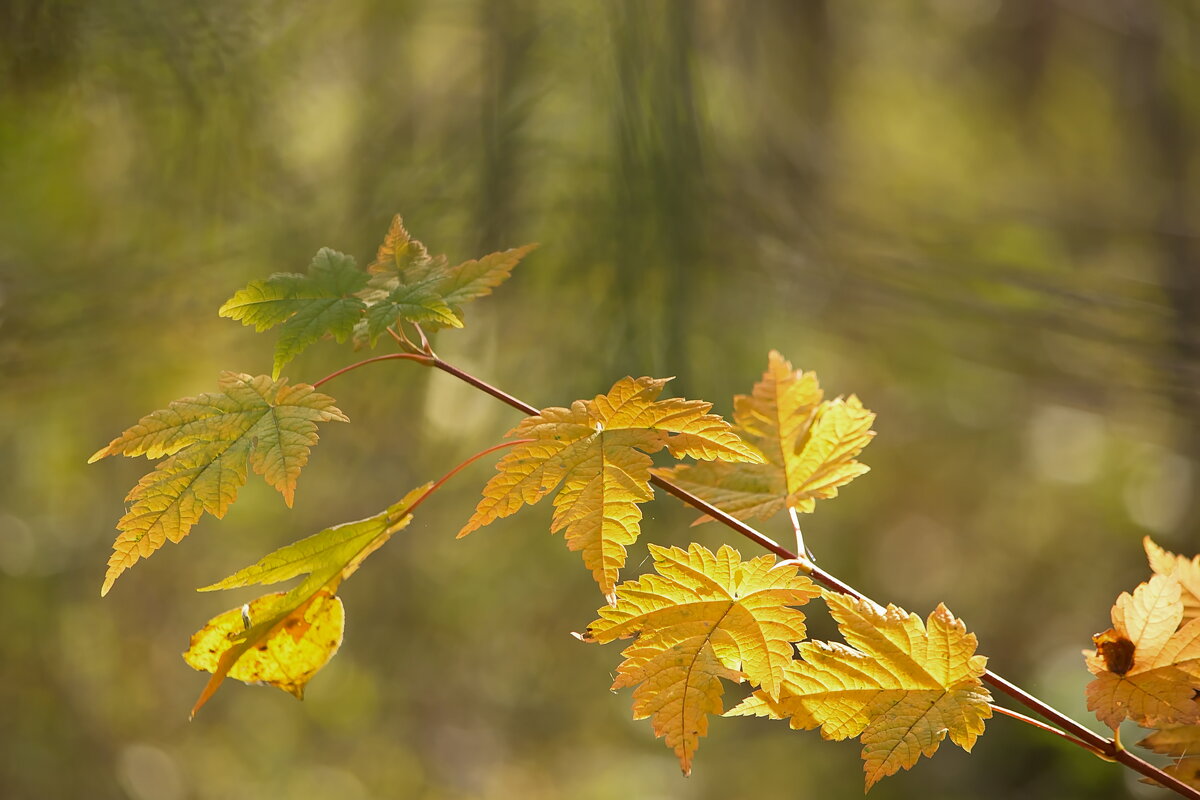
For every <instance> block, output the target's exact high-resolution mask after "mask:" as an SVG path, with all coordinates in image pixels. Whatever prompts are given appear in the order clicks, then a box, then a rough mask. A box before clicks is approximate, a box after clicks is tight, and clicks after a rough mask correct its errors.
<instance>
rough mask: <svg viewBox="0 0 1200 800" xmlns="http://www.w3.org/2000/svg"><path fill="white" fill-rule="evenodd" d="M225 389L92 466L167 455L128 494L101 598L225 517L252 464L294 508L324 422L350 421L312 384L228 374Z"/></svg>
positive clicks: (108, 451) (161, 420)
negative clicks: (198, 528) (200, 525)
mask: <svg viewBox="0 0 1200 800" xmlns="http://www.w3.org/2000/svg"><path fill="white" fill-rule="evenodd" d="M218 386H219V389H220V391H218V392H215V393H206V394H202V395H200V396H198V397H185V398H183V399H180V400H175V401H172V402H171V403H170V404H169V405H168V406H167V407H166V408H165V409H161V410H159V411H155V412H153V413H151V414H148V415H146V416H144V417H142V418H141V420H139V421H138V423H137V424H136V425H134V426H133V427H131V428H129V429H128V430H126V431H125V432H124V433H122V434H121V435H120V436H118V437H117V438H115V439H113V440H112V441H111V442H109V444H108V445H107V446H105V447H102V448H101V449H100V450H98V451H96V453H94V454H93V455H92V457H91V458H90V459H88V463H91V462H93V461H97V460H99V459H101V458H104V457H106V456H111V455H125V456H140V455H144V456H146V457H147V458H152V459H153V458H160V457H162V456H169V458H167V459H166V460H165V461H163V462H162V463H160V464H159V465H158V466H157V467H156V468H155V469H154V471H153V472H151V473H149V474H148V475H146V476H145V477H143V478H142V479H141V480H140V481H139V482H138V484H137V486H135V487H133V489H132V490H130V492H129V494H128V495H127V496H126V497H125V499H126V501H127V502H131V503H132V504H133V505H132V506H131V507H130V508H129V510H128V511H127V512H126V513H125V516H123V517H121V520H120V521H119V522H118V523H117V529H118V530H120V531H121V535H120V536H118V537H117V540H116V542H115V543H114V544H113V554H112V556H111V557H110V558H109V560H108V572H107V574H106V575H105V576H104V586H103V587H102V588H101V590H100V594H101V595H105V594H108V590H109V589H111V588H112V585H113V582H114V581H116V579H117V577H118V576H119V575H120V574H121V573H122V572H124V571H125V570H127V569H129V567H131V566H133V565H134V564H135V563H136V562H137V561H138V560H139V559H142V558H146V557H147V556H149V555H150V554H151V553H153V552H154V551H155V550H157V549H158V548H160V547H162V546H163V544H165V543H166V542H168V541H171V542H178V541H180V540H181V539H182V538H183V537H184V536H186V535H187V534H188V531H190V530H191V528H192V526H193V525H195V524H196V522H198V521H199V519H200V517H201V515H203V513H204V512H205V511H207V512H208V513H210V514H212V515H213V516H216V517H218V518H219V517H223V516H225V511H226V510H227V509H228V508H229V506H230V505H231V504H232V503H233V501H234V500H235V499H236V498H237V493H238V489H239V488H241V486H242V484H244V483H245V482H246V463H247V459H248V460H249V463H250V466H251V467H253V468H254V471H255V472H256V473H257V474H259V475H262V476H263V478H264V479H265V480H266V482H267V483H268V484H270V485H271V486H273V487H275V488H276V489H277V490H278V491H279V492H280V494H282V495H283V499H284V502H286V503H287V504H288V506H289V507H290V506H291V505H292V500H293V497H294V495H295V491H296V480H297V479H298V478H299V476H300V470H301V469H302V468H303V467H304V465H305V464H306V463H308V453H309V449H310V448H311V447H312V446H313V445H314V444H316V443H317V438H318V437H317V423H318V422H334V421H336V422H347V421H348V420H347V418H346V415H345V414H343V413H342V412H341V411H339V410H338V409H337V408H335V407H334V405H333V402H334V400H333V398H332V397H330V396H328V395H325V394H321V393H320V392H317V391H316V390H315V389H313V387H312V386H309V385H308V384H303V383H299V384H296V385H295V386H289V385H288V384H287V380H286V379H285V380H282V381H274V380H272V379H270V378H268V377H267V376H265V375H259V376H257V377H252V376H250V375H245V374H240V373H236V372H223V373H221V378H220V381H219V383H218Z"/></svg>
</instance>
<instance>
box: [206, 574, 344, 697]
mask: <svg viewBox="0 0 1200 800" xmlns="http://www.w3.org/2000/svg"><path fill="white" fill-rule="evenodd" d="M286 596H287V593H286V592H276V593H274V594H268V595H264V596H263V597H259V598H256V599H255V600H252V601H251V602H250V603H248V604H246V605H245V606H241V607H238V608H231V609H230V610H229V611H226V612H225V613H223V614H218V615H217V616H215V617H213V618H212V619H211V620H209V621H208V624H207V625H205V626H204V627H203V628H201V629H200V630H199V631H197V632H196V633H194V634H193V635H192V640H191V643H190V646H189V647H188V649H187V651H186V652H185V653H184V654H183V659H184V661H186V662H187V663H188V664H189V665H190V666H191V667H193V668H194V669H197V670H201V671H204V672H212V673H216V672H217V671H218V670H220V669H221V668H222V664H221V659H222V656H225V655H226V654H227V653H229V652H230V651H231V649H232V647H233V646H234V643H235V642H238V641H239V640H241V639H242V638H243V637H244V636H246V634H247V633H248V631H249V630H250V629H249V628H247V625H246V623H247V620H255V619H278V616H277V615H278V610H277V606H278V605H279V604H280V601H282V600H283V598H284V597H286ZM345 624H346V616H345V610H344V609H343V608H342V600H341V598H339V597H336V596H332V595H330V594H329V593H328V592H324V591H322V592H318V593H316V594H315V595H313V597H312V599H311V600H310V601H309V602H308V603H305V604H303V605H302V606H299V607H297V608H296V609H295V610H293V611H292V612H290V613H289V614H287V615H286V616H285V617H284V618H283V621H282V624H275V625H273V626H272V627H271V628H270V629H269V630H267V631H266V632H264V633H263V634H262V635H261V636H256V641H257V644H256V645H255V646H253V647H249V648H246V649H245V651H244V652H243V653H242V654H241V656H240V657H239V658H238V659H237V661H236V662H235V663H233V664H232V665H231V666H229V667H228V669H227V672H226V674H227V675H228V676H229V677H231V678H234V679H236V680H239V681H242V682H244V683H250V684H257V683H265V684H268V685H270V686H275V687H278V688H280V689H283V690H284V691H285V692H287V693H289V694H291V695H294V696H295V697H297V698H301V699H303V697H304V687H305V685H306V684H307V683H308V681H309V680H310V679H311V678H312V676H313V675H316V674H317V672H318V671H319V670H320V669H321V667H323V666H325V664H326V663H327V662H328V661H329V659H331V658H333V656H334V654H335V653H337V650H338V647H340V646H341V643H342V632H343V629H344V628H345ZM251 627H253V623H252V622H251ZM212 691H216V686H213V687H212ZM212 691H209V690H208V688H207V687H206V688H205V693H204V695H202V697H201V700H200V701H199V702H197V703H196V707H195V708H194V709H193V710H192V713H193V714H195V712H196V710H198V709H199V708H200V706H202V705H203V704H204V703H205V702H207V700H208V698H209V697H211V696H212Z"/></svg>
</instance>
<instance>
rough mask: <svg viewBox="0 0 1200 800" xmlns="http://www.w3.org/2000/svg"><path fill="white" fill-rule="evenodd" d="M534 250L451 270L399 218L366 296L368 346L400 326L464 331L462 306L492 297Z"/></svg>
mask: <svg viewBox="0 0 1200 800" xmlns="http://www.w3.org/2000/svg"><path fill="white" fill-rule="evenodd" d="M536 247H537V245H535V244H527V245H525V246H523V247H516V248H513V249H511V250H505V251H503V252H499V253H491V254H489V255H486V256H484V257H483V258H480V259H478V260H474V259H472V260H470V261H464V262H463V263H461V264H458V265H456V266H453V267H451V266H448V262H447V261H446V258H445V257H444V256H437V257H431V256H430V255H429V251H428V250H427V249H426V248H425V245H423V244H421V243H420V242H419V241H417V240H416V239H413V238H412V236H410V235H409V233H408V231H407V230H405V228H404V222H403V220H401V218H400V215H398V214H397V215H396V216H395V217H394V218H393V219H392V224H391V227H389V228H388V232H387V236H385V237H384V240H383V244H381V245H380V246H379V252H378V253H377V254H376V256H375V260H374V261H373V262H371V265H370V267H368V269H369V270H370V272H371V273H372V275H373V276H374V277H372V278H371V283H370V287H369V288H368V289H367V290H366V291H365V292H364V293H363V295H362V296H363V297H364V298H365V299H366V301H367V302H368V304H369V305H370V306H371V311H370V312H369V314H368V319H369V321H370V322H369V328H368V336H369V341H370V343H371V344H374V343H375V340H376V339H377V338H378V337H379V335H380V334H381V333H383V332H384V331H385V330H386V329H387V328H388V326H389V325H393V324H396V323H397V322H398V321H405V322H415V323H420V324H422V325H424V326H426V327H428V328H430V329H432V330H437V329H438V328H461V327H462V326H463V319H462V308H461V306H462V304H463V303H466V302H468V301H470V300H474V299H476V298H478V297H483V296H485V295H489V294H491V293H492V289H494V288H495V287H496V286H499V285H500V284H501V283H503V282H504V281H506V280H507V279H508V277H509V275H510V274H512V270H513V267H515V266H516V265H517V263H519V262H520V261H521V259H523V258H524V257H525V256H526V255H528V254H529V253H530V252H532V251H533V250H534V248H536Z"/></svg>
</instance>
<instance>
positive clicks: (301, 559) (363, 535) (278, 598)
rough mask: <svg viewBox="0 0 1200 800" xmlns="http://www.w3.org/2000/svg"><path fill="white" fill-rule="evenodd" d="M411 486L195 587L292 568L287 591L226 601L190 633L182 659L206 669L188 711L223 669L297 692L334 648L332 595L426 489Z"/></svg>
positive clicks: (247, 581) (273, 579) (339, 616)
mask: <svg viewBox="0 0 1200 800" xmlns="http://www.w3.org/2000/svg"><path fill="white" fill-rule="evenodd" d="M429 486H430V484H425V485H423V486H419V487H417V488H416V489H414V490H413V491H411V492H409V493H408V494H407V495H406V496H405V497H404V499H403V500H401V501H400V502H399V503H396V504H394V505H392V506H390V507H389V508H388V509H387V510H386V511H384V512H382V513H379V514H376V515H375V516H373V517H368V518H367V519H362V520H358V521H357V522H348V523H345V524H343V525H336V526H334V527H332V528H326V529H325V530H323V531H321V532H319V533H315V534H313V535H312V536H309V537H307V538H305V539H301V540H300V541H298V542H293V543H292V544H289V545H286V546H284V547H281V548H279V549H278V550H276V551H274V552H273V553H270V554H269V555H266V556H264V557H263V558H262V559H261V560H259V561H258V563H256V564H253V565H251V566H249V567H246V568H245V569H242V570H239V571H237V572H235V573H234V574H233V575H230V576H229V577H228V578H226V579H225V580H223V581H220V582H218V583H214V584H213V585H211V586H206V587H204V588H203V589H201V590H200V591H205V592H207V591H213V590H217V589H235V588H239V587H242V586H252V585H256V584H261V585H264V586H269V585H271V584H273V583H279V582H280V581H286V580H289V579H291V578H295V577H297V576H299V575H306V576H307V577H305V579H304V580H303V581H301V582H300V583H299V584H297V585H296V587H295V588H294V589H292V590H291V591H288V592H277V593H274V594H268V595H264V596H263V597H259V598H258V599H256V600H254V601H253V602H251V603H250V604H249V608H248V609H243V608H234V609H230V610H229V611H226V612H224V613H223V614H219V615H218V616H216V617H214V618H213V619H211V620H209V622H208V624H207V625H205V626H204V627H203V628H201V629H200V630H199V631H198V632H197V633H196V634H195V635H194V636H193V637H192V643H191V647H190V648H189V649H188V650H187V652H185V653H184V654H183V657H184V660H186V661H187V662H188V664H190V665H191V666H193V667H194V668H196V669H198V670H205V671H207V672H211V673H212V678H210V679H209V682H208V685H207V686H205V688H204V691H203V692H202V693H201V695H200V699H199V700H197V701H196V705H195V707H194V708H193V709H192V713H193V714H195V713H196V711H198V710H199V709H200V707H201V706H203V705H204V704H205V703H206V702H207V701H208V699H209V698H210V697H212V695H213V693H214V692H216V690H217V688H218V687H219V686H220V685H221V682H222V681H224V680H225V677H226V676H227V675H228V676H231V677H233V678H237V679H238V680H242V681H245V682H246V683H258V682H262V683H269V684H271V685H273V686H278V687H279V688H281V689H283V690H285V691H287V692H290V693H291V694H294V695H295V696H296V697H301V696H302V694H303V691H304V685H305V684H306V683H307V682H308V679H309V678H311V677H312V676H313V675H314V674H316V672H317V671H318V670H319V669H320V668H321V667H322V666H324V665H325V663H326V662H327V661H328V660H329V659H330V658H331V657H332V656H333V654H334V653H336V652H337V649H338V646H339V645H340V644H341V640H342V627H343V620H344V613H343V611H342V601H341V600H340V599H339V598H338V597H337V596H336V595H337V590H338V587H339V586H340V585H341V583H342V581H343V580H345V579H346V578H348V577H350V575H352V574H353V573H354V571H355V570H357V569H358V567H359V566H360V565H361V564H362V562H363V560H364V559H366V557H367V556H369V555H371V553H373V552H375V551H376V550H378V549H379V548H380V547H381V546H382V545H383V544H384V543H385V542H387V540H388V539H390V538H391V537H392V535H393V534H394V533H396V532H397V531H399V530H401V529H402V528H404V527H405V526H407V525H408V523H409V522H411V521H412V514H411V513H409V509H410V508H411V507H412V505H413V504H414V503H415V502H416V501H417V500H418V499H419V498H420V497H421V496H423V495H424V494H425V493H426V491H427V490H428V489H429Z"/></svg>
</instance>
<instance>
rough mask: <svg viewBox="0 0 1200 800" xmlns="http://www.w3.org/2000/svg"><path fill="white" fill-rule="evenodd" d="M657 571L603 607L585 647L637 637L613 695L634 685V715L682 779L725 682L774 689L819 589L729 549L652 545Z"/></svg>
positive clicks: (771, 563) (790, 567)
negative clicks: (647, 722) (647, 721)
mask: <svg viewBox="0 0 1200 800" xmlns="http://www.w3.org/2000/svg"><path fill="white" fill-rule="evenodd" d="M649 549H650V553H651V555H653V556H654V569H655V570H656V571H657V573H658V574H656V575H643V576H642V577H641V578H639V579H638V580H636V581H629V582H626V583H623V584H621V585H620V586H619V587H617V592H616V596H617V602H616V605H615V606H612V607H608V608H602V609H601V610H600V612H599V613H600V618H599V619H597V620H596V621H595V622H593V623H592V624H591V625H589V626H588V628H587V630H586V632H585V633H584V636H583V637H582V638H584V640H585V641H593V642H611V641H614V640H616V639H620V638H628V637H630V636H637V637H638V638H637V641H636V642H634V644H632V645H631V646H629V647H628V648H626V650H625V651H624V653H623V655H624V656H625V660H624V661H623V662H622V663H621V666H620V667H619V669H618V672H617V679H616V681H615V682H614V683H613V686H612V688H613V689H619V688H622V687H627V686H635V687H637V688H635V689H634V693H633V698H634V704H633V712H634V719H644V718H646V717H650V718H651V724H652V725H653V727H654V732H655V735H657V736H659V737H665V739H666V744H667V746H668V747H670V748H672V749H673V750H674V751H675V754H676V755H677V756H678V757H679V763H680V765H681V767H682V768H683V771H684V774H687V773H689V772H691V768H692V758H693V756H694V754H695V752H696V748H697V747H698V746H699V744H700V737H702V736H704V735H705V734H706V732H707V730H708V715H709V714H720V713H721V711H722V709H723V707H722V704H721V695H722V694H723V692H724V690H723V688H722V686H721V681H720V679H721V678H724V679H726V680H731V681H735V682H740V681H741V680H742V677H743V675H744V676H745V677H746V678H747V679H748V680H750V681H751V682H752V683H754V684H756V685H759V686H762V687H764V690H765V691H768V692H771V693H775V692H778V690H779V687H780V685H781V683H782V681H783V678H784V675H785V673H786V670H787V665H788V663H789V662H790V661H791V660H792V643H793V642H797V641H800V640H801V639H803V638H804V635H805V627H804V614H803V612H801V611H798V610H796V609H795V608H792V606H798V605H802V604H804V603H807V602H808V601H809V600H810V599H812V598H813V597H816V596H817V595H818V594H819V590H818V589H817V588H816V586H815V585H814V584H813V582H812V581H810V580H809V579H808V578H807V577H806V576H804V575H800V574H798V568H797V566H796V565H795V564H787V565H784V566H777V565H776V564H775V558H774V556H760V557H758V558H755V559H752V560H750V561H746V562H743V561H742V560H741V556H740V555H739V554H738V552H737V551H736V550H734V549H733V548H732V547H729V546H728V545H725V546H723V547H721V548H720V549H719V550H718V551H717V552H716V553H715V554H714V553H712V552H711V551H709V550H708V549H706V548H704V547H702V546H701V545H698V544H692V545H691V546H690V547H689V548H688V549H687V550H686V551H684V550H680V549H679V548H676V547H672V548H665V547H658V546H657V545H650V548H649Z"/></svg>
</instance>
